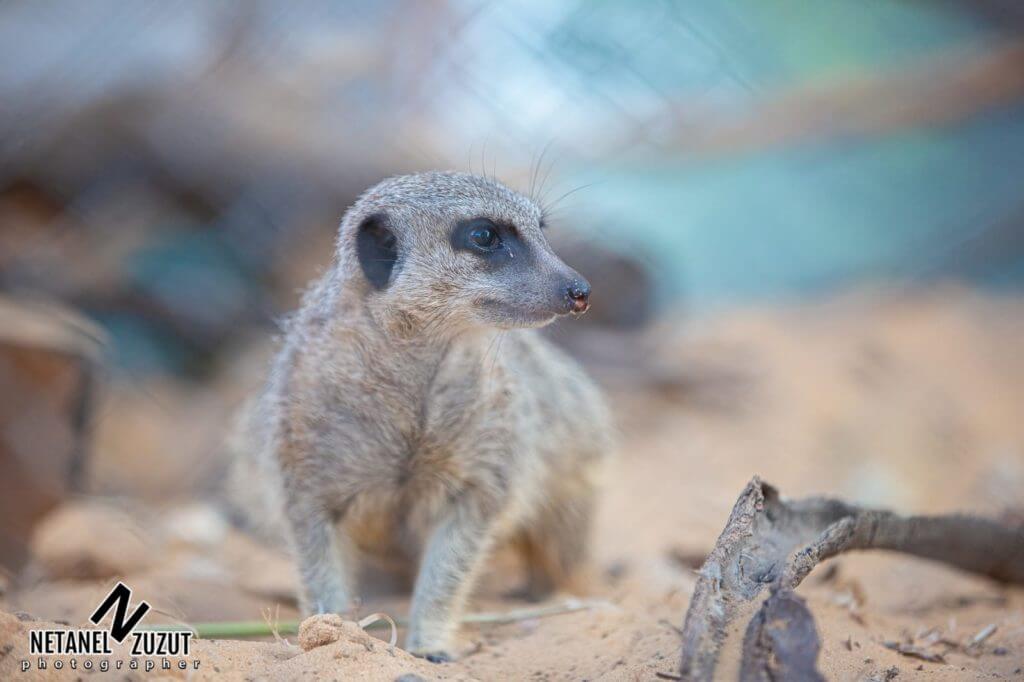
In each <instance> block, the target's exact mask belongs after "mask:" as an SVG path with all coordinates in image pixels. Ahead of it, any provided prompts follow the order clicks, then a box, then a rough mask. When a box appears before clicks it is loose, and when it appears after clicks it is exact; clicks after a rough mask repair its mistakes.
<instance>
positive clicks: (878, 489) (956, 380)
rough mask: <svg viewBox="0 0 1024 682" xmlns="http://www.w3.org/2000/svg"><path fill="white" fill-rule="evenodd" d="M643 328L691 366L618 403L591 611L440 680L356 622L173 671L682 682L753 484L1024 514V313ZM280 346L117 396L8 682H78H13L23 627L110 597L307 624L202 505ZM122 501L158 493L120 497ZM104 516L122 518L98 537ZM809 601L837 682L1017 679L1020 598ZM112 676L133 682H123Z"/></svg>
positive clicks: (403, 602) (277, 558)
mask: <svg viewBox="0 0 1024 682" xmlns="http://www.w3.org/2000/svg"><path fill="white" fill-rule="evenodd" d="M652 334H653V335H654V336H655V337H656V338H657V339H658V340H659V342H660V343H659V347H660V349H659V351H658V355H657V359H658V362H661V363H665V366H670V367H675V368H681V369H680V372H681V379H680V381H678V382H677V383H678V385H671V383H669V384H668V385H666V384H659V385H657V386H652V385H650V384H647V383H643V382H637V383H636V384H635V385H628V384H627V385H621V384H620V385H619V386H618V387H617V388H615V390H614V391H613V392H612V395H611V397H612V401H613V403H614V406H615V414H616V418H617V420H618V421H619V424H618V426H619V428H620V431H621V434H622V448H621V457H620V460H619V462H618V465H617V468H616V471H615V472H614V475H613V476H611V477H610V480H609V488H608V491H607V494H606V495H605V498H604V500H603V505H602V508H601V512H600V515H599V519H598V523H597V531H596V535H595V539H596V545H595V552H594V555H595V556H594V561H593V575H594V578H593V580H592V581H591V583H590V585H589V589H588V595H586V596H587V597H588V598H591V599H595V600H599V602H600V603H601V605H600V606H598V607H596V608H593V609H590V610H586V611H580V612H575V613H569V614H563V615H553V616H548V617H544V618H531V619H526V620H523V621H520V622H516V623H512V624H505V625H479V626H467V627H466V628H464V631H463V639H464V642H463V644H464V647H463V648H464V650H465V651H467V652H468V653H467V655H465V656H464V657H463V658H462V659H461V660H459V661H457V662H454V663H448V664H440V665H435V664H431V663H428V662H426V661H423V660H420V659H416V658H413V657H411V656H409V655H407V654H406V653H405V652H403V651H402V650H401V649H399V648H392V647H389V646H388V643H387V641H385V640H386V639H387V638H388V636H389V634H390V633H389V632H388V631H387V630H386V629H385V630H379V631H378V630H374V631H373V635H374V636H373V637H371V636H370V635H368V634H366V633H363V632H362V631H360V630H358V629H357V628H355V626H354V625H351V624H349V625H345V626H338V627H337V628H336V630H337V632H335V634H336V635H337V637H338V639H337V641H330V640H331V637H332V636H333V635H331V636H325V637H324V641H327V643H325V644H322V645H320V646H310V647H308V650H304V649H303V647H302V646H300V645H299V641H300V640H299V637H297V636H295V635H290V636H282V637H281V638H279V639H276V640H275V639H274V638H266V639H265V640H262V641H244V642H243V641H226V640H199V641H197V642H195V646H194V650H193V652H192V656H191V659H190V661H199V663H200V665H199V668H198V669H193V670H190V671H189V672H188V673H187V674H186V673H184V672H180V671H174V670H172V671H164V673H162V674H171V675H172V676H175V677H188V678H189V679H207V678H214V677H217V678H220V677H227V678H229V679H274V680H277V679H298V678H302V679H314V678H316V679H319V678H323V679H339V680H340V679H370V680H395V679H398V678H400V676H402V675H408V674H412V675H419V676H420V677H421V678H423V679H480V680H497V679H535V680H599V679H602V680H650V679H657V675H658V674H659V673H660V674H664V675H672V674H673V673H675V671H676V670H677V667H678V657H679V634H678V628H679V627H680V626H681V624H682V620H683V616H684V614H685V612H686V608H687V604H688V600H689V597H690V594H691V593H692V590H693V586H694V582H695V574H694V570H695V568H696V567H697V566H699V563H700V561H701V560H702V558H703V556H704V554H705V553H706V552H707V551H708V549H709V548H710V547H711V546H712V544H713V543H714V540H715V538H716V537H717V535H718V533H719V531H720V530H721V527H722V525H723V524H724V522H725V519H726V517H727V516H728V512H729V510H730V509H731V506H732V503H733V501H734V500H735V498H736V495H737V494H738V493H739V492H740V490H741V489H742V488H743V486H744V484H745V483H746V482H747V481H748V480H749V479H750V477H751V476H752V475H754V474H758V475H760V476H762V477H763V478H764V479H765V480H767V481H769V482H771V483H773V484H774V485H776V486H778V487H779V488H780V489H781V490H782V492H783V493H784V494H786V495H789V496H794V497H795V496H803V495H809V494H829V495H835V496H842V497H845V498H847V499H849V500H851V501H855V502H858V503H861V504H868V505H879V506H885V507H889V508H893V509H897V510H899V511H903V512H907V513H911V512H915V513H927V512H945V511H954V510H961V511H962V510H968V511H974V512H978V513H983V514H988V515H1011V516H1012V515H1016V517H1015V518H1018V519H1019V518H1022V510H1024V499H1022V498H1024V492H1022V491H1024V388H1022V387H1024V352H1022V349H1024V299H1022V298H1013V297H994V296H991V295H982V294H980V293H978V292H975V291H971V290H968V289H963V288H959V287H955V286H948V287H938V288H935V289H933V290H931V291H928V292H916V293H915V292H894V291H891V290H888V291H884V292H883V291H872V292H861V293H857V294H851V295H845V296H839V297H835V298H832V299H829V300H828V301H824V302H817V303H812V304H803V305H791V306H787V307H772V308H768V307H764V308H756V309H749V310H739V311H732V312H729V313H724V314H719V315H715V316H709V317H704V318H701V319H697V320H683V321H680V322H670V321H666V322H663V323H661V324H660V326H659V327H658V328H657V329H656V330H654V331H653V332H652ZM265 352H266V350H265V348H263V347H256V348H254V350H253V351H252V352H251V353H246V354H244V356H242V357H240V360H239V364H238V366H235V367H230V368H225V370H224V372H223V379H222V380H221V381H220V382H218V383H216V384H215V385H213V386H199V387H197V386H188V385H184V384H176V383H173V382H168V381H166V380H165V381H162V382H159V383H157V382H154V383H153V384H150V385H146V386H144V387H139V386H137V385H132V386H114V387H112V389H111V394H110V397H109V400H108V407H107V408H106V409H105V410H104V418H103V420H102V422H101V423H100V428H99V433H98V444H99V445H98V451H97V454H96V457H97V459H96V461H95V462H94V465H93V467H92V475H93V482H92V486H93V489H94V490H96V491H98V492H102V493H104V495H105V496H104V497H94V498H87V499H82V500H74V501H69V503H68V504H67V505H65V506H64V507H63V508H62V509H60V510H59V511H58V513H56V514H54V515H52V516H51V517H49V518H48V519H47V521H46V522H44V524H42V525H41V527H40V528H39V529H37V534H36V543H35V545H34V557H35V558H34V561H33V564H32V566H31V567H30V569H29V570H28V571H26V574H25V575H23V576H19V577H17V578H16V579H11V580H10V585H8V587H7V589H6V591H5V592H4V593H3V596H2V598H0V610H3V611H5V612H6V614H3V615H0V679H36V678H39V679H43V678H45V679H51V678H52V679H74V678H75V677H77V676H78V675H79V674H80V672H81V671H77V672H75V671H68V670H64V671H60V672H59V673H58V672H55V671H53V670H52V668H51V669H48V670H47V671H46V672H45V673H40V672H39V671H36V670H33V671H32V672H30V673H24V674H23V673H21V672H20V661H21V660H22V659H25V658H27V634H26V633H27V630H28V629H29V628H38V627H43V626H44V624H45V623H46V622H52V621H58V620H60V621H66V622H68V623H72V624H75V625H78V624H82V623H84V622H85V620H86V618H87V617H88V615H89V612H90V611H91V610H92V608H94V607H95V605H96V604H97V603H98V602H99V601H100V599H102V597H103V596H104V594H105V593H106V591H107V590H108V589H109V588H110V587H111V586H112V585H113V584H114V583H115V582H116V581H117V579H123V580H125V582H126V583H128V584H129V585H131V587H132V588H133V589H134V590H135V591H136V594H138V595H140V596H143V597H144V598H146V599H147V600H148V601H150V602H151V603H152V604H153V606H154V607H155V610H154V612H153V613H152V614H151V615H149V616H147V618H146V622H158V621H163V622H193V623H194V622H202V621H222V620H238V619H257V620H258V619H260V618H261V617H262V615H261V614H263V613H268V612H269V617H270V619H271V620H272V621H273V620H274V619H280V620H288V619H292V618H295V617H296V613H295V610H294V600H293V598H292V594H293V589H294V572H293V569H292V567H291V564H290V562H289V561H288V559H287V557H286V556H285V555H284V554H283V552H282V551H281V548H276V547H264V546H260V545H259V544H257V543H255V542H254V541H253V540H251V539H249V538H247V537H244V536H241V535H239V534H238V533H237V532H236V531H234V530H233V529H231V528H230V527H228V526H226V525H225V524H223V523H222V522H221V521H220V520H219V519H218V517H217V516H216V514H215V513H213V512H212V511H211V509H210V508H209V507H207V506H204V505H202V504H201V503H197V502H196V501H195V499H194V498H195V495H194V491H195V487H196V484H197V478H200V479H201V478H202V472H203V471H205V470H206V469H204V467H203V465H204V463H206V462H207V461H208V459H209V457H210V453H211V452H212V449H213V447H214V444H215V443H214V441H213V440H212V439H213V438H214V434H215V433H216V428H215V426H216V425H217V424H218V423H219V424H223V423H224V420H225V419H226V416H227V415H228V414H229V413H230V409H231V406H232V404H233V403H234V402H237V400H238V399H239V398H240V397H241V395H243V394H244V391H245V390H246V389H247V387H248V386H249V385H251V383H252V382H253V377H252V375H253V372H251V371H248V370H247V368H248V367H252V366H253V365H257V364H258V360H257V359H258V358H261V357H263V356H264V355H265ZM254 358H257V359H254ZM638 374H641V373H639V372H638ZM139 391H144V392H145V393H147V394H156V395H159V397H160V403H161V407H160V408H156V407H154V406H153V405H152V404H149V403H148V402H147V401H145V400H138V399H133V396H137V395H138V394H139ZM188 420H194V421H195V423H196V424H197V427H196V429H195V431H194V432H191V433H187V434H185V435H184V436H183V438H182V439H181V441H180V442H179V443H178V445H179V446H180V448H181V449H180V450H177V451H176V450H175V447H174V440H173V434H175V433H181V432H182V431H183V429H182V427H181V424H182V423H183V422H188V423H191V422H189V421H188ZM201 434H205V435H206V437H205V438H203V437H200V435H201ZM142 453H146V454H142ZM197 472H199V473H197ZM129 484H131V485H134V486H136V490H139V491H142V494H141V496H139V495H136V496H135V497H134V498H132V499H127V500H126V499H124V498H125V491H126V486H127V485H129ZM111 514H113V515H114V516H116V517H117V518H118V521H117V522H116V523H102V522H101V521H102V519H105V518H110V516H111ZM97 519H99V520H100V521H97ZM118 547H123V548H124V550H123V551H117V549H116V548H118ZM97 548H102V551H98V550H97ZM110 550H113V551H110ZM517 569H518V567H517V566H516V565H515V562H514V561H513V560H512V558H511V557H509V556H507V555H504V554H499V555H498V556H496V557H495V558H494V560H493V562H492V566H491V568H490V569H489V570H488V571H487V575H486V576H485V580H484V581H483V584H482V585H481V586H480V589H479V590H478V593H477V595H476V596H475V597H474V600H473V605H472V610H473V611H476V612H481V611H482V612H488V613H501V612H506V611H510V610H512V609H519V608H523V607H526V606H529V605H527V604H524V603H523V602H521V601H517V600H515V599H514V598H511V597H509V596H506V595H507V593H508V592H509V591H510V590H511V589H513V588H514V587H516V585H517V582H518V580H519V573H518V570H517ZM367 573H368V576H367V580H366V584H367V586H368V587H367V594H366V599H365V605H364V607H363V609H362V611H363V613H371V612H373V611H384V612H386V613H389V614H391V615H393V616H404V615H405V614H406V612H407V606H408V600H407V597H406V595H405V593H404V591H403V589H402V586H401V581H399V580H397V579H392V578H390V577H388V576H385V575H383V574H382V573H381V572H379V571H377V570H373V569H370V570H368V571H367ZM798 593H799V594H801V595H802V596H803V597H804V598H805V599H806V600H807V604H808V606H809V608H810V609H811V611H812V613H813V614H814V618H815V621H816V624H817V629H818V632H819V634H820V637H821V642H822V652H821V656H820V658H819V661H818V667H819V670H820V671H821V672H822V673H823V674H824V675H825V676H826V677H827V678H828V679H834V680H867V679H877V680H885V679H893V678H894V677H897V676H898V677H897V679H899V680H907V679H911V680H912V679H918V678H924V677H926V676H927V677H928V678H929V679H939V680H942V679H950V680H953V679H1014V678H1022V679H1024V673H1022V668H1024V589H1021V588H1008V587H1006V586H1001V585H998V584H996V583H993V582H991V581H988V580H985V579H982V578H977V577H974V576H969V575H966V574H963V573H960V572H957V571H955V570H953V569H949V568H946V567H944V566H941V565H937V564H934V563H929V562H925V561H921V560H916V559H910V558H905V557H900V556H894V555H883V554H860V555H853V556H844V557H840V558H839V559H837V560H834V561H832V562H829V563H828V564H826V565H824V566H822V567H819V568H818V569H817V570H816V571H815V572H814V573H812V575H811V576H810V577H809V578H808V579H807V581H806V582H805V583H804V584H803V585H802V586H801V587H800V588H799V590H798ZM565 596H566V595H560V596H556V597H555V598H553V602H558V601H559V600H560V599H563V598H565ZM15 612H23V613H22V614H21V617H20V618H19V617H17V616H14V615H10V614H13V613H15ZM28 618H32V619H39V620H26V619H28ZM990 626H995V631H994V632H993V633H992V634H991V635H990V636H988V637H987V638H986V639H985V641H984V642H983V643H982V644H981V645H980V646H978V647H976V650H973V651H971V652H970V653H966V652H964V651H963V650H962V649H961V648H953V647H952V644H943V643H942V642H943V640H945V641H947V642H949V643H965V642H967V641H968V640H970V639H971V638H973V637H975V636H976V635H977V634H978V633H979V632H982V631H984V630H985V629H986V628H990ZM739 636H740V634H739V633H738V634H737V635H736V636H735V637H732V638H731V639H730V640H729V641H728V642H727V643H726V651H725V652H724V654H723V658H722V664H721V666H720V669H719V673H720V676H721V677H722V678H723V679H735V672H736V666H737V662H736V656H735V647H736V645H737V644H738V638H739ZM381 638H383V639H381ZM315 640H316V638H313V640H310V641H315ZM399 641H401V640H399ZM887 642H889V643H894V642H904V643H906V642H913V643H915V644H916V645H918V646H919V648H921V649H922V650H925V651H927V652H929V653H930V654H942V660H941V662H933V661H926V660H920V659H918V658H913V657H910V656H907V655H903V654H900V653H898V652H897V651H894V650H893V649H891V648H888V647H887V646H886V643H887ZM308 643H309V642H308V641H307V644H308ZM115 658H117V657H116V656H115ZM107 675H108V676H111V677H117V678H118V679H123V678H124V677H125V671H119V672H117V673H116V674H115V673H113V672H110V673H107ZM128 676H129V677H130V678H139V679H155V677H156V673H155V672H154V673H148V674H147V673H144V672H138V671H129V674H128ZM407 679H415V678H407Z"/></svg>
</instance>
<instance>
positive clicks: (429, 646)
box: [405, 632, 459, 663]
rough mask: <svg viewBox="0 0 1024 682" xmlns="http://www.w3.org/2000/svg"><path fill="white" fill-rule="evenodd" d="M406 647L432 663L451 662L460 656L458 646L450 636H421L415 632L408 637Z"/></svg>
mask: <svg viewBox="0 0 1024 682" xmlns="http://www.w3.org/2000/svg"><path fill="white" fill-rule="evenodd" d="M405 649H406V651H408V652H409V653H411V654H412V655H413V656H416V657H417V658H425V659H427V660H428V661H430V662H431V663H450V662H452V661H454V660H457V659H458V658H459V652H458V647H456V646H455V645H454V644H453V643H452V641H451V638H449V637H421V636H417V635H416V633H415V632H413V633H410V634H409V636H408V637H407V638H406V641H405Z"/></svg>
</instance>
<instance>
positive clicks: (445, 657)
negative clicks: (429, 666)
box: [412, 651, 455, 663]
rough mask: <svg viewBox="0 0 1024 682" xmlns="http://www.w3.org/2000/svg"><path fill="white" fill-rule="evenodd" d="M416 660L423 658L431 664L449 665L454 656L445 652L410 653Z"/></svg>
mask: <svg viewBox="0 0 1024 682" xmlns="http://www.w3.org/2000/svg"><path fill="white" fill-rule="evenodd" d="M412 655H413V656H416V657H417V658H425V659H427V660H428V661H430V662H431V663H451V662H452V661H454V660H455V656H453V655H452V654H450V653H448V652H447V651H423V652H416V651H414V652H413V653H412Z"/></svg>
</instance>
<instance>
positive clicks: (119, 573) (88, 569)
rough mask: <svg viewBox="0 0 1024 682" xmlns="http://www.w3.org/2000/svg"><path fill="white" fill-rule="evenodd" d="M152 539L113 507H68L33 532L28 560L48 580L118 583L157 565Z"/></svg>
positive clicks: (74, 504)
mask: <svg viewBox="0 0 1024 682" xmlns="http://www.w3.org/2000/svg"><path fill="white" fill-rule="evenodd" d="M155 544H156V543H155V542H154V539H153V538H152V533H151V532H149V531H148V530H147V529H145V528H143V527H141V526H140V525H139V524H138V523H136V522H135V521H133V520H132V519H130V518H129V517H128V514H127V513H126V512H125V511H123V510H119V509H117V508H115V507H111V506H109V505H107V504H102V503H98V502H72V503H68V504H65V505H63V506H61V507H59V508H57V509H56V510H55V511H54V512H52V513H51V514H49V515H48V516H46V517H45V518H44V519H43V520H42V521H41V522H40V523H39V525H38V526H37V527H36V530H35V532H34V533H33V536H32V541H31V554H32V558H33V560H34V561H35V563H36V565H37V567H38V568H39V569H40V570H41V572H42V573H43V574H44V575H45V576H46V577H47V578H50V579H59V578H70V579H80V580H89V579H104V578H114V577H123V576H125V575H127V574H129V573H132V572H137V571H139V570H141V569H145V568H148V567H150V566H152V565H153V564H154V563H155V562H156V558H157V556H158V553H157V552H156V551H154V550H155V546H154V545H155Z"/></svg>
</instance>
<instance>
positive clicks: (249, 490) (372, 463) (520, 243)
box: [232, 172, 613, 662]
mask: <svg viewBox="0 0 1024 682" xmlns="http://www.w3.org/2000/svg"><path fill="white" fill-rule="evenodd" d="M545 227H546V226H545V224H544V214H543V211H542V210H541V207H540V206H539V205H538V204H537V203H536V202H535V201H533V200H531V199H530V198H527V197H526V196H524V195H522V194H520V193H518V192H515V191H513V190H511V189H509V188H508V187H506V186H505V185H503V184H501V183H499V182H497V181H494V180H491V179H487V178H483V177H478V176H475V175H470V174H465V173H455V172H430V173H422V174H416V175H407V176H400V177H394V178H390V179H388V180H385V181H383V182H381V183H380V184H378V185H376V186H375V187H373V188H371V189H369V190H368V191H367V192H366V193H365V194H363V195H362V196H361V197H360V198H359V199H358V200H357V201H356V203H355V204H354V205H353V206H352V207H351V208H350V209H349V210H348V211H347V212H346V214H345V216H344V217H343V219H342V221H341V226H340V228H339V231H338V236H337V240H336V248H335V254H334V259H333V263H332V264H331V266H330V267H329V268H328V269H327V270H326V271H325V273H324V274H323V275H322V276H321V277H320V278H319V279H318V280H316V281H315V282H314V283H313V284H312V285H311V287H310V288H309V289H308V290H307V292H306V294H305V295H304V297H303V300H302V304H301V308H300V309H299V311H298V312H297V313H296V314H295V315H294V316H292V317H291V318H290V319H289V320H288V321H287V322H286V324H285V330H284V337H283V342H282V344H281V347H280V349H279V352H278V354H277V356H276V359H275V360H274V362H273V363H272V367H271V371H270V375H269V379H268V381H267V383H266V386H265V389H264V391H263V392H262V394H261V395H260V396H259V397H258V398H257V399H255V401H254V404H252V405H251V406H250V408H249V409H247V410H245V411H244V413H243V418H242V421H241V426H240V428H239V430H238V432H237V433H236V435H235V438H234V440H233V443H234V444H233V446H232V447H233V449H234V450H235V451H236V456H235V465H234V469H235V471H234V472H233V473H232V478H233V479H234V485H233V488H234V491H235V498H236V501H237V504H238V506H242V507H249V508H250V509H251V510H252V509H256V508H263V509H269V510H270V511H271V513H272V514H279V515H280V518H281V519H283V520H284V522H285V523H284V527H285V529H286V531H287V536H288V537H289V538H290V541H291V546H292V549H293V551H294V556H295V560H296V562H297V565H298V569H299V575H300V579H301V596H300V606H301V608H302V610H303V612H304V613H306V614H313V613H325V612H336V613H345V612H346V611H348V610H349V609H350V608H351V605H352V601H353V597H354V595H355V592H354V590H355V586H354V585H353V576H354V569H355V562H356V560H357V555H358V554H359V553H360V552H369V553H373V554H378V555H386V556H391V557H395V556H398V557H402V558H403V560H405V561H415V560H416V559H417V558H418V559H419V570H418V574H417V576H416V579H415V584H414V587H413V596H412V606H411V614H410V620H409V628H408V634H407V638H406V642H405V644H406V648H407V649H408V650H409V651H411V652H412V653H414V654H416V655H419V656H422V657H425V658H427V659H429V660H431V661H435V662H439V661H446V660H452V659H453V658H455V657H456V655H457V653H458V652H457V651H456V647H455V636H456V633H457V625H458V623H459V619H460V615H461V612H462V609H463V607H464V604H465V601H466V599H467V597H468V595H469V593H470V591H471V589H472V587H473V585H474V581H475V579H476V577H477V575H478V574H479V572H480V570H481V567H482V565H483V564H484V562H485V559H486V557H487V555H488V552H489V550H491V549H492V548H493V547H494V546H495V545H496V544H498V543H504V542H507V543H509V544H511V545H512V546H514V547H518V548H519V549H520V550H521V552H522V555H523V557H524V558H525V561H526V565H527V567H528V576H529V578H528V589H529V590H530V591H531V592H532V593H534V594H537V595H539V594H543V593H544V592H547V591H550V590H551V589H553V588H555V587H559V586H563V585H564V584H565V582H566V580H567V578H568V577H569V576H570V575H572V574H573V572H574V570H575V569H577V567H578V566H579V565H580V564H581V562H583V560H584V558H585V557H586V554H587V546H588V540H589V535H590V526H591V521H592V516H593V512H594V505H595V495H596V493H597V490H598V488H599V483H600V479H601V473H602V470H603V468H604V466H605V464H606V462H607V461H608V459H609V456H610V455H611V451H612V443H613V438H612V431H611V427H610V416H609V411H608V409H607V407H606V404H605V402H604V400H603V398H602V396H601V394H600V392H599V390H598V389H597V388H596V387H595V385H594V384H593V383H592V382H591V381H590V380H589V379H588V378H587V376H586V375H585V373H584V371H583V370H582V368H581V367H579V366H578V365H577V364H576V363H575V362H574V361H573V360H572V359H571V358H570V357H568V356H567V355H566V354H565V353H564V352H562V351H561V350H559V349H558V348H556V347H555V346H553V345H552V344H551V343H549V342H548V341H546V340H545V339H544V338H542V337H541V336H540V335H539V334H538V333H537V332H536V331H535V329H536V328H538V327H542V326H544V325H546V324H548V323H549V322H551V321H552V320H554V319H555V318H556V317H559V316H561V315H567V314H581V313H583V312H585V311H586V310H587V308H588V306H589V297H590V285H589V284H588V283H587V281H586V280H585V279H584V278H583V277H582V276H581V275H580V274H579V273H577V272H576V271H574V270H572V269H571V268H569V267H568V266H567V265H566V264H565V263H563V262H562V260H560V259H559V258H558V256H556V255H555V254H554V253H553V252H552V250H551V248H550V247H549V246H548V242H547V239H546V238H545ZM254 475H255V478H254ZM257 479H259V480H260V481H262V482H261V483H259V484H257V483H254V481H255V480H257ZM242 513H243V514H244V513H245V510H244V509H243V510H242ZM257 516H258V514H257Z"/></svg>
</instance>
